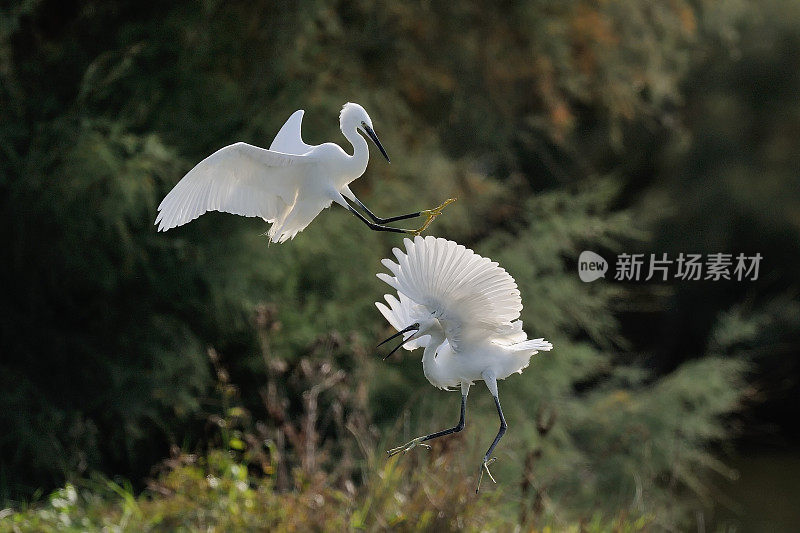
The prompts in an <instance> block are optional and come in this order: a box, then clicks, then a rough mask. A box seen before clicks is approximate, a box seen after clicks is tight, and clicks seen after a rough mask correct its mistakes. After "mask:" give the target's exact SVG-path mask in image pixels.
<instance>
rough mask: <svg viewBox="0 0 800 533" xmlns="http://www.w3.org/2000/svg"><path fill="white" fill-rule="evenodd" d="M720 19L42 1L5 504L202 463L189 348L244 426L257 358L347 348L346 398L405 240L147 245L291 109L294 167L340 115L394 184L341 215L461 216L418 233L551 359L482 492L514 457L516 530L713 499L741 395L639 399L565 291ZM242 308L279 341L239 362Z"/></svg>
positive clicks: (325, 228)
mask: <svg viewBox="0 0 800 533" xmlns="http://www.w3.org/2000/svg"><path fill="white" fill-rule="evenodd" d="M715 9H716V8H715V7H714V6H713V5H711V4H709V6H706V4H705V3H703V2H701V3H697V4H696V3H692V2H687V1H682V0H679V1H667V0H664V1H657V2H647V3H639V2H624V1H621V0H620V1H609V2H602V3H596V2H588V1H578V0H575V1H569V2H557V3H548V2H540V1H527V2H521V3H513V2H501V3H500V4H497V5H495V6H493V8H492V9H487V8H486V6H485V5H484V4H482V3H479V2H462V3H447V2H423V3H419V4H407V3H391V4H387V5H376V4H375V3H374V2H370V1H367V0H354V1H349V2H342V1H334V0H318V1H315V2H307V3H306V2H304V3H291V2H280V3H269V2H256V3H253V2H243V1H236V2H224V3H223V2H214V1H211V2H204V3H203V4H201V5H198V4H196V3H192V2H180V3H175V4H171V5H169V6H164V5H163V3H159V2H153V1H144V2H141V1H140V2H129V1H120V2H115V3H108V2H99V1H90V2H80V3H79V2H54V1H47V0H41V1H32V2H28V3H24V4H22V5H19V6H16V7H14V8H13V9H11V10H7V11H3V13H2V23H1V24H0V80H1V81H2V83H1V84H0V113H2V120H0V150H1V152H0V153H1V154H2V156H0V169H2V170H1V171H0V192H2V194H1V195H0V201H1V202H2V206H0V207H1V208H2V216H3V217H5V223H4V224H2V229H1V230H0V231H2V236H3V237H4V239H3V242H5V243H6V246H7V260H6V261H4V262H2V265H0V280H2V281H3V285H4V286H6V287H8V289H7V292H8V296H7V298H5V299H3V301H2V304H0V324H1V325H0V328H2V331H3V336H2V339H3V346H2V353H3V355H4V357H3V360H2V362H0V376H2V377H1V378H0V379H3V380H4V382H5V383H4V385H5V386H4V390H5V391H6V392H4V393H3V395H2V396H0V413H2V414H0V423H2V424H3V426H4V427H8V428H10V429H9V430H8V431H4V432H2V435H1V436H0V458H1V459H0V484H2V490H3V491H4V492H3V495H4V496H6V497H10V496H14V497H16V496H17V495H19V494H26V493H27V494H29V493H30V492H32V491H33V490H34V489H35V488H36V487H38V486H52V485H53V484H54V483H59V482H60V480H61V479H62V478H63V477H64V476H67V475H74V474H75V473H79V472H81V471H83V470H85V469H101V470H104V471H106V472H113V473H123V474H125V475H129V476H133V477H140V476H142V475H144V474H145V473H146V470H147V468H148V467H149V465H151V464H153V463H155V462H156V461H157V460H158V459H159V458H160V457H162V456H163V455H165V453H166V447H167V443H169V442H177V443H178V444H186V445H187V446H194V445H195V441H196V440H197V439H201V436H202V429H201V427H200V426H202V423H201V422H199V421H198V417H197V415H198V414H199V412H200V411H201V410H204V409H212V408H214V406H211V405H207V404H205V405H204V403H205V402H207V401H209V400H208V387H209V386H210V381H209V372H208V368H207V362H206V360H205V358H204V356H203V354H204V352H205V347H206V346H207V345H213V346H214V347H215V348H216V349H217V351H218V352H219V353H220V354H221V357H223V358H224V359H225V361H226V365H227V367H228V368H230V370H231V373H232V374H233V376H234V378H233V379H234V381H235V382H236V383H238V384H240V385H241V390H242V393H243V395H244V398H243V400H244V401H245V403H246V404H247V406H248V407H249V408H251V409H252V410H253V411H254V412H255V413H256V415H257V414H258V409H259V407H258V405H259V401H258V400H257V391H258V390H259V388H260V385H261V383H262V382H263V381H264V380H266V379H267V371H266V369H265V365H264V362H263V357H264V356H265V354H266V356H271V357H275V358H276V359H286V360H292V359H297V358H299V357H300V356H301V355H302V354H305V353H308V352H309V351H311V352H313V350H310V348H309V347H310V346H314V344H315V342H316V341H317V340H318V339H319V338H320V336H321V335H324V334H325V333H327V332H332V331H341V332H348V333H353V335H347V336H343V337H342V338H346V339H348V340H347V341H346V342H345V343H343V344H340V345H338V347H337V348H336V349H331V350H326V351H324V357H330V358H336V359H338V361H337V362H338V366H341V367H343V368H345V369H347V370H352V366H353V365H354V364H356V363H355V362H354V361H355V359H354V358H353V356H352V353H354V352H356V351H361V352H363V351H366V348H365V346H366V344H369V343H371V342H372V339H374V338H378V336H379V334H382V333H383V332H384V325H383V324H382V321H381V320H380V317H379V316H378V314H377V313H376V312H375V309H374V307H373V305H372V302H374V301H375V300H376V299H378V298H379V296H380V294H381V292H380V290H381V289H380V287H379V285H380V283H379V282H378V281H377V280H376V279H375V278H374V276H373V274H374V272H375V271H376V270H377V269H378V268H379V258H380V257H383V256H384V255H385V254H387V253H388V252H389V250H390V248H391V245H392V244H396V243H397V242H398V240H397V237H395V236H387V235H378V234H375V233H370V232H366V231H365V230H364V229H363V228H362V227H361V226H360V225H358V224H357V223H356V222H354V221H353V220H352V218H351V217H350V216H349V215H348V214H347V213H345V212H344V211H342V210H340V209H336V208H335V207H334V208H333V209H332V210H331V211H330V212H326V213H324V214H323V215H321V223H320V224H314V225H312V226H310V227H309V228H308V229H307V230H306V231H304V232H303V233H302V234H301V235H300V236H298V238H297V239H295V241H294V242H291V243H288V244H286V245H282V246H272V247H269V248H268V247H267V246H266V241H265V239H264V238H263V237H260V236H259V235H257V232H258V231H259V230H261V229H262V228H264V225H263V224H261V223H260V222H257V221H253V220H241V219H238V218H237V217H231V216H225V215H216V214H209V215H205V216H203V217H202V218H200V219H198V220H197V221H195V222H193V223H192V224H189V225H187V226H186V227H183V228H180V229H176V230H173V231H170V232H169V233H167V234H163V235H156V234H155V232H154V229H153V227H152V225H151V224H152V220H153V219H154V217H155V206H156V204H157V202H158V200H159V198H160V197H161V196H162V195H163V194H164V193H166V191H167V190H168V189H169V187H170V186H171V185H172V184H173V183H174V182H175V181H177V179H179V178H180V176H181V175H182V174H183V173H184V172H185V171H186V170H188V169H189V168H190V166H191V163H192V162H196V161H198V160H200V159H201V158H202V157H204V156H205V155H207V154H208V153H209V152H211V151H212V150H214V149H216V148H218V147H220V146H222V145H224V144H228V143H230V142H233V141H236V140H244V141H248V142H252V143H254V144H258V145H268V144H269V140H270V138H271V136H272V135H273V134H274V132H275V131H277V128H278V127H279V126H280V124H281V122H282V121H283V120H285V118H286V117H287V116H288V115H289V113H290V112H291V111H293V110H294V109H296V108H300V107H303V108H305V109H306V110H307V114H306V126H305V131H304V133H305V136H306V140H307V141H308V142H311V143H317V142H321V141H323V140H329V139H332V138H336V135H337V134H336V131H337V129H336V121H335V117H336V115H337V113H338V109H339V107H340V106H341V105H342V104H343V103H344V102H345V101H348V100H353V101H358V102H360V103H362V104H363V105H364V106H365V107H366V108H367V109H368V110H369V111H370V113H371V115H372V117H373V119H374V121H375V126H376V129H377V130H378V133H379V134H380V135H381V139H382V140H383V142H384V144H385V146H386V147H387V149H388V151H389V153H390V155H391V156H392V158H393V161H395V163H393V164H392V166H391V167H388V166H387V165H384V164H381V163H380V161H378V160H376V161H373V163H372V165H371V166H370V171H369V175H368V176H367V177H365V178H364V179H362V180H359V182H357V183H356V184H355V188H356V189H357V192H358V193H359V195H363V196H364V197H365V198H367V199H368V200H369V204H370V205H373V206H374V207H375V209H376V211H378V212H380V213H387V214H389V213H392V212H399V211H403V210H404V209H405V208H415V207H421V206H424V205H430V204H433V203H434V202H436V201H439V200H441V199H442V198H445V197H448V196H453V195H456V196H458V197H459V199H460V201H459V202H458V203H457V204H456V205H455V206H453V207H452V208H449V209H450V211H448V213H447V216H445V217H441V218H440V219H438V220H437V221H436V226H435V228H434V231H435V232H436V233H437V234H440V235H443V236H446V237H449V238H453V239H456V240H458V241H460V242H462V243H463V244H465V245H468V246H472V247H474V248H475V249H476V250H477V251H478V252H479V253H483V254H486V255H489V256H491V257H493V258H494V259H497V260H499V261H501V262H502V263H503V265H504V266H505V267H506V268H508V270H509V271H510V272H512V274H514V275H515V277H516V278H517V280H518V281H519V285H520V289H521V291H522V294H523V299H524V301H525V302H526V310H525V316H524V319H525V320H526V324H527V325H528V326H529V329H530V331H531V332H533V333H536V334H541V335H544V336H546V337H548V338H550V339H552V340H553V342H554V344H555V345H556V350H555V351H554V352H553V353H552V354H548V355H547V356H543V357H541V358H540V360H537V361H536V363H535V364H534V366H533V367H532V368H531V370H529V371H528V372H527V373H526V374H525V376H524V377H516V379H513V380H511V381H509V389H507V390H508V391H509V392H507V393H506V394H514V395H516V397H517V398H518V400H517V401H518V404H517V406H516V407H513V408H511V410H510V413H509V419H510V420H511V421H512V424H516V425H518V426H523V425H524V426H525V427H524V428H523V429H522V430H521V431H519V432H518V433H516V435H518V436H517V437H515V439H517V440H510V441H509V442H508V443H506V444H505V445H504V449H505V452H504V453H508V454H510V455H512V456H514V459H513V461H503V462H502V463H505V468H506V469H507V471H506V476H507V477H506V479H513V478H512V477H511V471H512V469H514V468H515V467H514V465H521V464H525V463H526V458H528V457H530V460H529V461H527V463H528V464H529V468H528V469H527V470H526V472H525V480H524V483H523V487H524V486H525V483H527V484H528V485H527V486H528V489H525V490H523V491H522V494H524V498H523V502H524V505H525V506H530V507H531V509H532V512H533V513H534V515H536V516H537V517H538V518H539V519H547V520H553V519H555V520H556V521H558V520H561V519H569V518H571V517H574V516H577V517H586V516H590V515H592V514H593V513H594V512H595V511H596V510H599V511H601V512H602V511H608V512H611V513H616V512H618V510H619V509H620V508H627V507H628V506H633V508H634V510H635V511H636V513H637V515H638V514H652V515H654V516H656V517H657V519H658V523H659V524H662V525H664V526H669V525H674V524H675V523H677V522H678V521H679V520H681V519H683V518H684V517H685V516H686V511H687V510H688V509H689V508H690V507H691V506H692V503H691V502H692V500H693V499H696V496H698V495H706V494H707V493H708V489H707V488H706V485H705V481H704V474H705V473H706V472H707V471H709V470H713V469H716V470H720V471H723V470H724V469H723V468H721V466H720V465H718V464H717V463H716V462H715V461H714V459H713V457H712V455H710V454H709V452H708V451H707V450H708V444H709V443H710V442H712V441H714V440H718V439H722V438H724V437H725V436H726V431H727V427H726V425H725V424H724V423H723V422H722V421H721V420H722V419H721V418H720V417H721V416H722V415H725V414H727V413H730V412H731V411H733V410H735V409H736V408H737V403H738V399H739V391H740V386H739V377H740V374H741V372H742V365H741V364H740V363H739V362H737V361H736V360H730V361H728V360H724V359H721V358H711V359H703V360H700V361H697V362H694V363H692V364H687V365H684V366H681V367H678V368H677V370H675V372H674V373H672V374H671V375H668V376H666V377H664V378H662V379H659V376H657V375H652V374H651V373H649V372H647V371H645V370H643V369H642V368H641V367H640V366H638V365H636V364H631V362H632V361H633V362H634V363H635V362H636V360H637V357H636V354H630V353H624V349H623V348H624V347H625V345H626V343H625V338H624V336H623V335H621V334H620V330H619V326H618V324H617V320H616V318H615V316H614V314H613V312H612V309H613V308H614V307H615V306H616V305H617V304H618V303H619V302H620V301H624V300H625V299H626V298H627V297H628V295H629V293H628V292H627V291H626V289H624V288H620V287H615V286H613V285H611V284H596V285H591V286H587V285H583V284H582V283H581V282H580V281H579V280H578V278H577V276H576V275H575V274H574V266H575V265H574V261H575V257H576V256H577V253H578V252H579V251H580V250H581V249H583V248H584V247H602V248H603V249H607V250H615V249H619V247H620V246H621V243H622V242H630V241H633V240H636V239H642V238H643V234H642V233H641V231H640V229H639V227H638V225H637V224H636V223H635V222H634V219H633V217H632V214H631V213H630V212H629V211H627V210H626V209H624V205H625V204H627V203H630V197H629V195H630V194H631V191H636V188H637V186H638V185H637V184H636V179H635V178H636V177H637V176H639V175H641V174H646V169H648V168H651V167H652V166H653V164H654V163H653V161H658V160H659V159H658V158H659V157H663V154H662V150H663V147H662V145H663V144H665V142H664V140H665V139H666V140H671V139H673V137H674V136H679V135H680V133H681V131H680V129H679V128H677V127H676V124H674V111H675V109H676V107H677V106H679V105H680V104H681V90H680V88H681V84H682V83H683V81H684V79H685V76H686V75H687V73H688V72H689V67H690V66H691V64H692V60H693V58H694V54H695V53H696V52H697V43H698V40H699V39H701V38H702V39H720V40H723V39H727V38H728V37H727V36H728V34H729V33H730V29H731V26H732V23H733V21H734V19H733V18H732V19H731V20H727V19H725V18H722V17H720V16H719V14H718V13H717V11H715ZM709 13H710V14H709ZM712 15H713V16H712ZM698 28H702V30H703V32H702V33H699V30H698ZM642 146H645V147H646V149H643V148H642ZM259 302H267V303H270V304H273V305H274V307H275V309H276V311H275V312H276V317H275V319H276V321H277V322H279V324H280V327H279V328H275V329H273V330H270V332H269V333H267V334H265V335H262V338H261V339H260V341H261V344H260V345H259V344H258V342H257V328H254V327H252V324H250V320H251V318H250V317H251V316H252V311H253V309H254V307H255V304H257V303H259ZM265 342H266V343H267V345H268V350H265V349H264V346H265V344H264V343H265ZM259 347H260V349H259ZM620 352H623V353H624V356H621V355H620ZM359 364H363V363H359ZM348 365H349V368H348ZM369 370H370V371H371V375H372V376H374V379H373V380H371V385H372V387H371V390H370V393H371V398H372V402H371V404H372V410H373V412H372V416H373V417H374V420H375V421H377V422H379V423H385V422H386V421H387V419H389V418H390V417H392V418H393V417H394V416H396V413H397V412H398V411H399V409H400V407H401V405H403V404H404V403H405V402H406V401H407V399H408V398H409V396H410V395H411V394H412V393H413V391H414V390H415V389H416V388H418V387H429V385H427V384H425V383H424V378H423V377H422V373H421V372H420V371H419V370H420V369H419V365H418V363H416V362H413V361H407V362H404V363H403V364H401V365H399V366H387V365H383V364H376V365H375V367H371V368H370V369H369ZM484 399H485V398H484ZM455 400H457V399H454V400H453V401H455ZM454 405H455V404H454ZM478 405H480V403H479V404H478ZM442 409H443V408H442ZM534 409H535V410H537V411H538V412H539V413H540V414H539V416H538V420H532V417H531V412H534ZM437 411H438V410H437ZM419 412H425V407H424V406H423V407H422V408H421V409H420V411H419ZM453 412H456V410H455V408H454V409H453ZM490 414H491V411H489V410H488V409H487V410H483V409H481V408H478V409H475V415H474V416H475V418H477V419H478V420H482V417H483V416H484V415H486V416H487V417H488V416H489V415H490ZM440 416H442V415H440V414H438V413H437V414H436V416H434V417H430V419H429V420H428V421H427V423H431V424H434V422H431V420H432V419H438V418H439V417H440ZM492 416H493V415H492ZM487 420H488V418H487ZM522 421H526V422H524V423H523V422H522ZM438 422H439V420H437V421H436V424H437V425H438ZM536 422H538V427H537V425H536ZM475 427H481V425H480V424H478V425H476V426H475ZM534 481H535V483H534ZM531 486H535V487H536V490H535V493H532V492H531V491H530V487H531ZM526 490H527V492H526ZM631 502H633V503H631Z"/></svg>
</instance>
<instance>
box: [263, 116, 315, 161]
mask: <svg viewBox="0 0 800 533" xmlns="http://www.w3.org/2000/svg"><path fill="white" fill-rule="evenodd" d="M304 113H305V111H303V110H302V109H298V110H297V111H295V112H294V113H292V116H290V117H289V119H288V120H287V121H286V122H285V123H284V124H283V126H282V127H281V129H280V131H279V132H278V134H277V135H276V136H275V139H274V140H273V141H272V144H271V145H270V146H269V149H270V150H274V151H276V152H283V153H284V154H295V155H303V154H306V153H308V152H310V151H311V149H312V148H314V147H313V146H311V145H308V144H306V143H304V142H303V134H302V131H301V130H302V125H303V114H304Z"/></svg>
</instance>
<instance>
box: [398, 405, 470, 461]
mask: <svg viewBox="0 0 800 533" xmlns="http://www.w3.org/2000/svg"><path fill="white" fill-rule="evenodd" d="M466 415H467V395H466V394H462V395H461V418H460V419H459V421H458V424H457V425H456V426H455V427H451V428H449V429H443V430H442V431H437V432H436V433H431V434H430V435H425V436H424V437H417V438H416V439H414V440H412V441H410V442H408V443H407V444H404V445H402V446H398V447H397V448H392V449H391V450H389V451H387V452H386V453H387V454H389V457H391V456H393V455H397V454H398V453H400V452H403V453H405V452H407V451H408V450H410V449H412V448H414V447H416V446H425V447H428V448H430V446H428V445H427V444H422V443H423V442H425V441H428V440H432V439H436V438H438V437H444V436H445V435H450V434H453V433H458V432H459V431H461V430H462V429H464V424H465V422H466Z"/></svg>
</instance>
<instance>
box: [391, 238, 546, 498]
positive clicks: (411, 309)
mask: <svg viewBox="0 0 800 533" xmlns="http://www.w3.org/2000/svg"><path fill="white" fill-rule="evenodd" d="M404 243H405V247H406V250H405V253H404V252H403V251H401V250H400V249H399V248H394V250H393V252H394V255H395V257H396V258H397V262H396V263H395V262H394V261H391V260H390V259H384V260H383V261H382V263H383V265H384V266H385V267H386V268H388V269H389V270H390V271H391V273H392V276H390V275H388V274H385V273H380V274H378V277H379V278H380V279H381V280H383V281H385V282H386V283H388V284H389V285H391V286H392V287H393V288H394V289H396V290H397V292H398V297H397V298H395V297H394V296H392V295H388V294H387V295H385V298H386V302H387V303H388V304H389V305H388V306H386V305H385V304H384V303H383V302H377V303H376V304H375V305H376V306H377V307H378V309H379V310H380V311H381V313H382V314H383V316H384V317H386V319H387V320H388V321H389V323H390V324H391V325H392V326H393V327H394V328H395V329H396V330H398V333H396V334H395V335H392V336H391V337H389V338H388V339H386V340H385V341H383V342H382V343H381V344H384V343H386V342H388V341H390V340H392V339H394V338H395V337H403V338H402V340H401V342H400V344H399V345H398V346H397V347H396V348H395V349H394V350H392V351H391V352H389V354H388V355H387V356H386V357H389V355H391V354H392V353H394V352H395V351H396V350H397V349H399V348H400V346H403V347H405V348H406V349H407V350H414V349H416V348H419V347H423V348H425V351H424V352H423V354H422V370H423V372H424V373H425V377H426V378H428V381H430V382H431V384H432V385H433V386H435V387H438V388H440V389H445V390H449V389H450V387H456V386H460V387H461V418H460V420H459V422H458V424H457V425H456V426H455V427H452V428H450V429H445V430H442V431H438V432H436V433H431V434H430V435H424V436H422V437H417V438H416V439H413V440H411V441H410V442H408V443H406V444H404V445H402V446H398V447H397V448H394V449H392V450H389V451H388V452H387V453H388V454H389V456H392V455H395V454H398V453H400V452H403V453H405V452H407V451H409V450H410V449H412V448H414V447H416V446H426V447H429V446H428V445H426V444H423V443H424V442H425V441H429V440H431V439H435V438H437V437H442V436H444V435H450V434H452V433H457V432H459V431H461V430H462V429H464V423H465V417H466V410H467V394H468V393H469V388H470V386H471V385H472V384H473V382H475V381H480V380H483V382H484V383H486V387H487V388H488V389H489V392H491V393H492V396H493V397H494V403H495V406H496V407H497V414H498V415H499V416H500V430H499V431H498V432H497V436H496V437H495V438H494V441H493V442H492V445H491V446H489V449H488V450H487V452H486V455H485V456H484V458H483V464H482V465H481V470H480V477H479V478H478V488H476V489H475V492H476V493H477V492H478V489H480V483H481V480H482V479H483V472H484V470H485V471H486V473H487V474H488V475H489V477H490V478H491V479H492V481H495V480H494V477H492V474H491V472H489V465H490V464H492V463H493V462H494V461H496V460H497V458H496V457H492V452H493V451H494V449H495V447H496V446H497V443H498V442H500V439H501V438H502V436H503V434H504V433H505V432H506V428H507V425H506V420H505V418H504V417H503V410H502V409H501V408H500V398H499V396H498V394H497V380H498V379H505V378H507V377H508V376H510V375H511V374H514V373H515V372H517V373H520V374H521V373H522V370H523V369H524V368H526V367H527V366H528V364H529V362H530V358H531V356H532V355H534V354H535V353H537V352H538V351H539V350H543V351H549V350H551V349H552V348H553V345H552V344H550V343H549V342H547V341H546V340H544V339H533V340H528V336H527V335H526V334H525V332H524V331H523V330H522V321H521V320H519V314H520V311H522V300H521V298H520V294H519V290H518V289H517V284H516V283H515V282H514V278H512V277H511V275H510V274H509V273H508V272H506V271H505V270H504V269H503V268H501V267H500V266H498V264H497V263H495V262H493V261H491V260H490V259H487V258H485V257H481V256H480V255H478V254H476V253H475V252H473V251H472V250H470V249H468V248H465V247H464V246H462V245H460V244H456V243H455V242H453V241H448V240H445V239H441V238H434V237H426V238H424V239H423V238H422V237H416V238H415V239H414V241H411V240H410V239H404ZM412 332H413V333H412ZM408 333H411V334H410V335H408V336H406V334H408ZM379 346H380V345H379ZM386 357H384V359H386Z"/></svg>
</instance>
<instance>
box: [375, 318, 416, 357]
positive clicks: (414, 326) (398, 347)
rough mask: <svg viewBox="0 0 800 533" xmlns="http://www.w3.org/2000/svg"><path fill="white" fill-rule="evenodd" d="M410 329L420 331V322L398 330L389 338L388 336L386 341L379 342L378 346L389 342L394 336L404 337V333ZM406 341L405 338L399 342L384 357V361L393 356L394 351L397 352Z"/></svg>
mask: <svg viewBox="0 0 800 533" xmlns="http://www.w3.org/2000/svg"><path fill="white" fill-rule="evenodd" d="M409 331H419V324H411V325H410V326H408V327H407V328H406V329H404V330H401V331H398V332H397V333H395V334H394V335H392V336H391V337H389V338H388V339H386V340H385V341H383V342H381V343H380V344H378V346H381V345H383V344H386V343H387V342H389V341H390V340H392V339H394V338H396V337H402V336H403V335H404V334H406V333H408V332H409ZM405 343H406V339H403V340H402V342H401V343H400V344H398V345H397V346H395V347H394V349H393V350H392V351H391V352H389V353H388V354H387V355H386V357H384V358H383V360H384V361H386V360H387V359H388V358H389V356H391V355H392V354H393V353H394V352H396V351H397V350H399V349H400V347H401V346H402V345H404V344H405Z"/></svg>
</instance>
